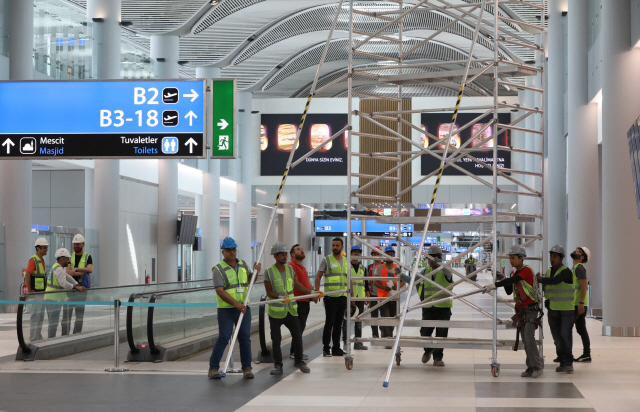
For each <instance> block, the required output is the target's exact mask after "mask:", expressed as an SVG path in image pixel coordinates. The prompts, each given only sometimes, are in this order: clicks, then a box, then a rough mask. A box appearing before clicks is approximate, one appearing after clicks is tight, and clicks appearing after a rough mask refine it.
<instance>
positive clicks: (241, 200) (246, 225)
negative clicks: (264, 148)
mask: <svg viewBox="0 0 640 412" xmlns="http://www.w3.org/2000/svg"><path fill="white" fill-rule="evenodd" d="M237 103H238V110H239V113H238V115H237V117H236V118H237V119H238V130H237V133H238V153H239V154H240V159H241V170H240V180H239V181H238V185H237V189H236V193H237V201H236V208H235V209H236V210H235V213H236V214H235V222H231V220H232V219H230V225H229V226H230V227H231V223H235V240H236V243H237V244H238V256H239V258H240V259H246V260H249V257H250V256H251V201H252V199H251V174H252V173H253V162H252V161H251V145H252V144H253V143H254V141H255V143H256V144H257V141H256V140H255V139H253V135H254V125H253V119H252V117H251V107H252V106H251V93H248V92H240V93H238V102H237Z"/></svg>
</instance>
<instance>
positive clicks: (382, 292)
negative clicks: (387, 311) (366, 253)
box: [378, 263, 398, 298]
mask: <svg viewBox="0 0 640 412" xmlns="http://www.w3.org/2000/svg"><path fill="white" fill-rule="evenodd" d="M397 267H398V265H396V264H395V263H394V264H393V271H394V274H393V276H391V277H393V278H396V277H395V276H396V274H395V271H396V268H397ZM378 276H382V277H389V273H388V271H387V266H386V265H385V264H384V263H383V264H382V265H380V266H378ZM396 279H397V278H396ZM378 282H380V283H382V284H383V286H384V283H383V282H387V281H382V280H379V281H378ZM393 284H394V285H396V284H398V281H397V280H395V281H394V282H393ZM387 296H389V292H387V291H386V290H384V289H382V288H378V297H380V298H386V297H387Z"/></svg>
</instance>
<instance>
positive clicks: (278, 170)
mask: <svg viewBox="0 0 640 412" xmlns="http://www.w3.org/2000/svg"><path fill="white" fill-rule="evenodd" d="M261 119H262V124H261V127H260V132H261V136H260V175H261V176H282V174H283V173H284V170H285V168H286V166H287V160H289V155H290V153H291V150H292V149H293V142H294V141H295V139H296V133H297V132H298V125H299V123H300V114H263V115H262V118H261ZM346 125H347V115H346V114H308V115H307V118H306V121H305V124H304V127H303V129H302V133H301V134H300V140H299V142H298V145H297V147H296V153H295V157H294V158H293V160H294V161H296V160H298V159H299V158H301V157H302V156H304V155H305V154H307V153H308V152H310V151H311V150H313V149H315V148H317V147H318V146H320V145H321V144H322V143H324V142H325V141H327V140H328V139H329V138H330V137H331V136H333V135H334V134H335V133H337V132H339V131H340V130H342V129H343V128H344V127H345V126H346ZM345 136H346V134H343V135H341V136H338V137H336V138H335V139H334V140H332V141H331V142H329V143H328V144H326V145H325V146H324V147H322V149H320V150H318V151H317V152H316V153H314V154H313V155H312V156H310V157H308V158H307V159H306V160H305V161H304V162H302V163H300V164H299V165H298V166H296V167H295V168H293V169H291V170H290V172H289V176H346V175H347V140H346V139H345Z"/></svg>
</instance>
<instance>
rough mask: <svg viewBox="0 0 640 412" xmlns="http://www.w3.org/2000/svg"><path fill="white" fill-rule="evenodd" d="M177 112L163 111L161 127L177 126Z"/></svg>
mask: <svg viewBox="0 0 640 412" xmlns="http://www.w3.org/2000/svg"><path fill="white" fill-rule="evenodd" d="M178 120H179V119H178V112H177V111H176V110H165V111H164V112H162V125H163V126H167V127H175V126H177V125H178Z"/></svg>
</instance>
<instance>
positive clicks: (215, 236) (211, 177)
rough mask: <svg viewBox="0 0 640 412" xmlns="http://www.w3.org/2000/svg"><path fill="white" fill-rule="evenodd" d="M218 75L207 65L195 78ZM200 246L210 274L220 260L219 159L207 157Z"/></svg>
mask: <svg viewBox="0 0 640 412" xmlns="http://www.w3.org/2000/svg"><path fill="white" fill-rule="evenodd" d="M219 77H220V68H219V67H213V66H207V67H197V68H196V78H198V79H215V78H219ZM207 130H208V131H209V133H208V135H209V136H211V132H212V130H213V125H212V119H211V116H209V120H208V123H207ZM200 227H202V247H203V251H204V252H203V253H204V254H205V256H206V269H207V272H206V276H205V277H207V276H211V268H212V267H214V266H215V265H217V264H218V263H219V262H220V160H216V159H208V160H207V172H206V173H204V176H203V180H202V224H201V226H200Z"/></svg>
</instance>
